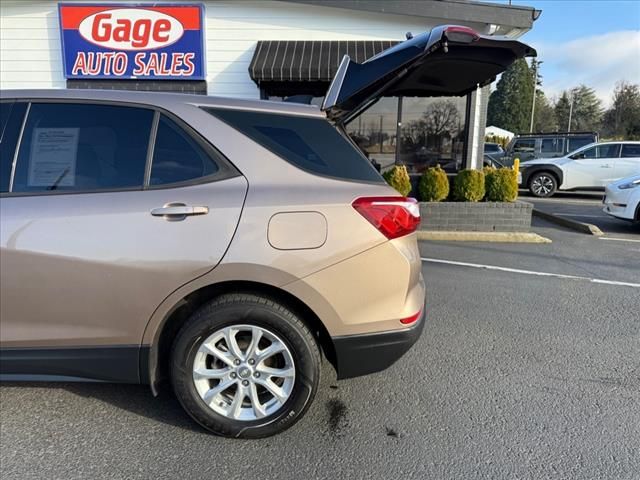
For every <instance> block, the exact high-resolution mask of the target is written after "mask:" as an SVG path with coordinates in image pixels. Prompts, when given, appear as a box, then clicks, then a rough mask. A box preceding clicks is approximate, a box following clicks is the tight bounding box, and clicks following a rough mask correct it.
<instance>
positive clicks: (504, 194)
mask: <svg viewBox="0 0 640 480" xmlns="http://www.w3.org/2000/svg"><path fill="white" fill-rule="evenodd" d="M485 174H486V176H485V181H484V183H485V192H486V193H485V200H487V201H488V202H513V201H515V199H516V198H518V172H517V171H515V170H513V169H511V168H506V167H505V168H498V169H495V168H494V169H492V170H491V171H487V172H485Z"/></svg>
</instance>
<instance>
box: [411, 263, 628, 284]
mask: <svg viewBox="0 0 640 480" xmlns="http://www.w3.org/2000/svg"><path fill="white" fill-rule="evenodd" d="M422 261H423V262H428V263H443V264H446V265H456V266H458V267H471V268H483V269H486V270H499V271H501V272H509V273H520V274H522V275H536V276H539V277H555V278H564V279H570V280H586V281H588V282H591V283H600V284H604V285H619V286H624V287H634V288H640V283H630V282H616V281H614V280H602V279H599V278H589V277H579V276H576V275H564V274H562V273H548V272H534V271H532V270H520V269H519V268H508V267H498V266H496V265H482V264H479V263H466V262H455V261H453V260H441V259H439V258H425V257H422Z"/></svg>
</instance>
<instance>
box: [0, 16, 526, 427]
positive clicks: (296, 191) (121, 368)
mask: <svg viewBox="0 0 640 480" xmlns="http://www.w3.org/2000/svg"><path fill="white" fill-rule="evenodd" d="M447 52H448V53H447ZM476 52H477V54H476ZM526 53H529V50H528V48H527V47H525V46H523V45H522V44H519V43H518V42H514V41H511V40H506V39H491V38H485V37H479V36H478V35H476V34H475V33H474V32H472V31H470V30H468V29H464V28H462V27H440V28H438V29H436V30H434V31H433V32H431V33H430V34H429V33H427V34H425V35H421V36H418V37H415V38H413V39H411V40H408V41H407V42H404V43H403V44H401V45H400V46H397V47H394V48H393V49H391V50H389V51H387V52H384V53H383V54H381V55H379V56H378V57H376V58H374V59H372V60H369V61H368V62H366V63H364V64H362V65H359V64H355V63H353V62H351V61H350V60H349V59H348V58H345V59H344V60H343V62H342V64H341V66H340V68H339V71H338V73H337V75H336V79H335V80H334V82H333V84H332V86H331V88H330V90H329V92H328V94H327V97H326V100H325V104H324V106H323V109H318V108H316V107H312V106H305V105H295V104H288V103H272V102H261V101H240V100H229V99H217V98H207V97H201V96H188V95H170V94H149V93H132V92H129V93H126V92H113V91H77V90H74V91H69V90H58V91H5V92H2V111H1V113H2V115H1V121H2V124H1V125H0V135H1V137H0V153H1V156H0V161H1V162H0V191H1V192H2V194H1V195H2V198H1V200H0V205H1V211H0V214H1V222H2V223H1V227H2V228H1V247H2V250H1V262H0V265H1V278H0V286H1V299H0V308H1V310H0V320H1V322H2V328H1V330H0V332H1V347H2V348H1V349H0V355H1V357H0V373H1V375H2V380H5V381H6V380H47V381H50V380H63V381H74V380H97V381H106V382H130V383H148V384H150V385H151V389H152V391H153V392H154V393H156V392H157V388H158V385H159V384H160V382H161V381H162V380H164V379H167V380H170V382H171V384H172V385H173V389H174V391H175V393H176V395H177V397H178V399H179V400H180V402H181V404H182V405H183V406H184V408H185V410H186V411H187V412H188V413H189V414H190V415H191V416H192V417H193V418H194V419H195V420H196V421H197V422H198V423H200V424H201V425H202V426H204V427H205V428H207V429H209V430H211V431H213V432H216V433H218V434H221V435H227V436H236V437H262V436H266V435H270V434H273V433H276V432H279V431H281V430H283V429H285V428H287V427H289V426H291V425H292V424H293V423H294V422H295V421H296V420H298V419H299V418H300V417H301V416H302V415H303V414H304V412H305V411H306V409H307V408H308V407H309V405H310V403H311V401H312V399H313V397H314V394H315V392H316V389H317V386H318V379H319V371H320V370H319V364H320V358H321V352H322V353H323V354H324V356H325V357H326V358H327V359H328V360H329V361H330V362H331V363H332V364H333V365H334V367H335V368H336V370H337V373H338V377H339V378H349V377H353V376H356V375H363V374H367V373H372V372H376V371H379V370H382V369H384V368H385V367H387V366H389V365H390V364H391V363H393V362H394V361H395V360H397V359H398V358H399V357H400V356H401V355H402V354H403V353H404V352H406V351H407V349H408V348H409V347H410V346H411V345H412V344H413V343H414V342H415V341H416V339H417V338H418V336H419V335H420V332H421V330H422V328H423V323H424V322H423V320H422V318H423V316H424V303H425V287H424V282H423V279H422V275H421V262H420V255H419V252H418V247H417V243H416V235H415V233H414V232H415V230H416V228H417V227H418V224H419V211H418V205H417V203H416V202H415V201H414V200H412V199H408V198H403V197H400V196H398V194H397V193H396V192H395V191H394V190H392V189H391V188H390V187H388V186H387V185H386V184H385V183H384V182H383V180H382V179H381V177H380V176H379V174H378V173H377V172H376V171H375V169H373V168H372V167H371V165H370V164H369V162H368V161H367V159H366V158H365V157H364V156H363V155H362V154H361V153H360V151H359V150H358V149H357V148H356V147H355V146H354V144H353V143H352V142H351V141H350V139H349V138H348V137H347V135H346V134H345V132H344V128H343V125H344V123H345V122H346V121H348V119H349V118H352V117H353V116H354V115H356V114H357V113H358V112H360V111H361V110H363V109H364V108H366V107H367V106H368V105H370V104H372V103H373V102H374V101H375V100H376V99H377V98H379V97H380V96H381V95H402V94H413V95H415V94H419V93H424V94H426V95H435V94H455V95H462V94H465V93H467V92H469V91H471V90H472V89H474V88H476V86H477V85H478V84H483V83H486V81H488V80H489V79H490V78H491V77H493V75H495V74H496V73H498V72H499V71H502V70H503V69H504V68H506V66H507V65H509V64H510V63H511V62H513V60H514V59H515V58H518V57H520V56H523V55H524V54H526ZM431 60H433V62H432V61H431ZM447 66H448V67H447ZM453 66H455V68H451V67H453ZM478 66H480V67H478ZM433 68H435V70H434V71H431V69H433ZM474 68H476V70H474ZM458 69H462V71H463V72H465V74H466V76H460V71H459V70H458ZM427 71H429V72H430V73H429V74H428V75H427V74H426V72H427ZM447 85H449V87H446V86H447Z"/></svg>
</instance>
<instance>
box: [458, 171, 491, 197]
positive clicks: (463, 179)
mask: <svg viewBox="0 0 640 480" xmlns="http://www.w3.org/2000/svg"><path fill="white" fill-rule="evenodd" d="M483 198H484V173H483V172H482V171H480V170H460V171H459V172H458V175H456V178H455V179H454V180H453V199H454V200H455V201H457V202H478V201H480V200H482V199H483Z"/></svg>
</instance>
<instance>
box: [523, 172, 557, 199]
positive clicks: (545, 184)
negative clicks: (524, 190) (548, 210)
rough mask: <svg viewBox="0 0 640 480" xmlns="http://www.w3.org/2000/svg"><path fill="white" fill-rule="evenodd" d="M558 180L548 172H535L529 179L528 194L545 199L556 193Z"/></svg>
mask: <svg viewBox="0 0 640 480" xmlns="http://www.w3.org/2000/svg"><path fill="white" fill-rule="evenodd" d="M557 189H558V180H556V177H555V176H554V175H553V174H551V173H549V172H536V173H534V174H533V175H532V176H531V178H530V179H529V192H531V195H533V196H534V197H538V198H547V197H550V196H552V195H553V194H554V193H556V190H557Z"/></svg>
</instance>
